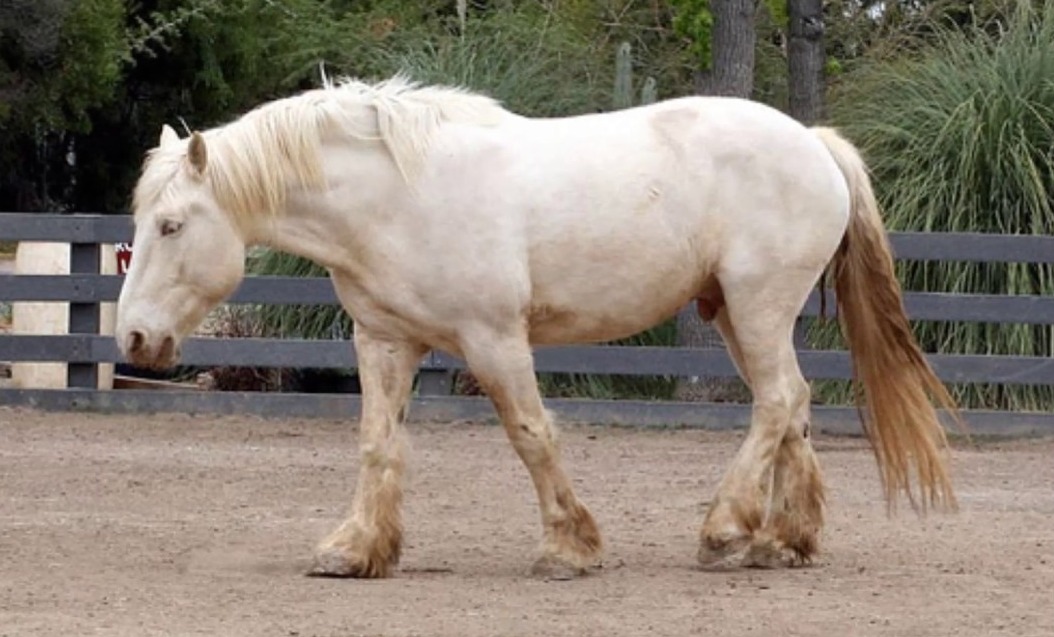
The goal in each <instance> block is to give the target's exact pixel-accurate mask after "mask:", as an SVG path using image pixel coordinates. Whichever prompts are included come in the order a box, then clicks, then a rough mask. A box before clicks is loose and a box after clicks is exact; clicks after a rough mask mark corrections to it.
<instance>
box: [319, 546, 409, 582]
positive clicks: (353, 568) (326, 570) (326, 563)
mask: <svg viewBox="0 0 1054 637" xmlns="http://www.w3.org/2000/svg"><path fill="white" fill-rule="evenodd" d="M307 574H308V575H309V576H311V577H354V578H360V579H377V578H384V577H389V576H391V566H390V565H389V564H387V563H385V562H381V561H380V560H370V559H366V558H364V557H362V556H360V555H356V554H355V552H354V551H348V550H341V549H340V548H339V547H336V546H330V547H327V548H323V549H319V550H318V551H317V552H316V553H315V562H314V564H313V565H312V566H311V570H309V571H308V573H307Z"/></svg>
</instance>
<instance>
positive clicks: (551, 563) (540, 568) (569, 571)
mask: <svg viewBox="0 0 1054 637" xmlns="http://www.w3.org/2000/svg"><path fill="white" fill-rule="evenodd" d="M588 573H589V571H588V570H587V569H586V568H583V567H581V566H574V565H572V564H568V563H567V562H565V561H563V560H561V559H560V558H557V557H554V556H552V555H543V556H542V557H540V558H538V559H537V560H535V562H534V564H533V565H531V576H532V577H536V578H538V579H540V580H543V581H558V582H562V581H567V580H572V579H575V578H578V577H582V576H584V575H587V574H588Z"/></svg>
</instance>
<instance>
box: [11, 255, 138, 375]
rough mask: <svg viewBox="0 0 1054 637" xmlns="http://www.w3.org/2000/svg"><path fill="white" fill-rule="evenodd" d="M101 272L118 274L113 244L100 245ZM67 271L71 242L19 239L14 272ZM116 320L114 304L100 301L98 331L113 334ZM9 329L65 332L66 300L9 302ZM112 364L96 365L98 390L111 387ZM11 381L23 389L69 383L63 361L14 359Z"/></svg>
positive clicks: (30, 273)
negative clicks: (10, 310)
mask: <svg viewBox="0 0 1054 637" xmlns="http://www.w3.org/2000/svg"><path fill="white" fill-rule="evenodd" d="M99 250H100V253H99V262H100V263H101V270H102V274H116V273H117V259H116V255H115V253H114V246H112V245H109V244H105V243H104V244H102V245H100V246H99ZM69 273H70V244H69V243H60V242H45V241H22V242H19V244H18V250H17V251H16V253H15V274H18V275H45V274H61V275H65V274H69ZM115 321H116V314H115V308H114V304H113V303H101V304H100V308H99V327H100V333H101V334H105V335H108V336H112V335H113V332H114V324H115ZM11 327H12V331H13V332H14V333H15V334H38V335H39V334H48V335H54V334H66V333H68V331H69V303H65V302H30V301H16V302H15V303H13V304H12V326H11ZM113 371H114V366H113V363H100V364H99V381H98V389H112V388H113ZM11 381H12V384H13V385H14V386H15V387H19V388H22V389H64V388H66V387H67V386H68V382H67V381H68V379H67V364H66V363H41V362H13V363H12V364H11Z"/></svg>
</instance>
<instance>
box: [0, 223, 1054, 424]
mask: <svg viewBox="0 0 1054 637" xmlns="http://www.w3.org/2000/svg"><path fill="white" fill-rule="evenodd" d="M131 238H132V222H131V219H130V218H129V217H127V216H102V215H79V214H78V215H53V214H0V240H14V241H62V242H69V243H71V246H72V248H71V258H70V261H71V268H70V271H71V274H70V275H36V276H34V275H22V276H19V275H0V302H15V301H65V302H70V321H69V328H70V329H69V334H68V335H62V336H44V335H0V360H5V361H20V362H22V361H34V362H35V361H41V362H42V361H60V362H67V363H69V369H70V371H69V381H70V382H69V385H70V389H65V390H16V389H2V390H0V404H11V405H32V406H37V407H42V408H51V409H97V410H115V411H192V412H207V413H235V412H248V413H263V414H269V415H275V416H281V415H315V416H326V417H354V416H355V415H356V414H357V412H356V411H355V410H356V409H357V405H358V397H357V396H352V395H340V394H334V395H319V394H263V393H242V392H193V391H189V392H181V391H150V390H137V391H130V390H113V391H96V390H94V389H92V388H94V387H95V379H96V374H97V368H96V365H97V364H98V363H103V362H119V357H118V352H117V348H116V345H115V343H114V341H113V339H112V338H110V337H108V336H100V335H99V334H98V332H99V303H101V302H112V301H115V300H116V299H117V297H118V294H119V292H120V287H121V281H122V279H123V276H114V275H100V274H98V271H99V263H98V250H97V249H96V246H97V245H98V244H100V243H121V242H129V241H131ZM891 241H892V243H893V246H894V250H895V253H896V256H897V258H898V259H900V260H917V261H952V260H955V261H971V262H1017V263H1040V264H1050V263H1054V237H1048V236H1009V235H983V234H972V233H893V234H892V235H891ZM833 301H834V295H833V293H829V298H828V308H833V307H834V302H833ZM230 302H231V303H252V304H305V305H318V304H337V298H336V295H335V293H334V291H333V289H332V286H331V285H330V283H329V281H328V280H327V279H325V278H317V279H302V278H293V277H270V276H268V277H262V276H261V277H248V278H247V279H246V280H245V281H244V282H243V283H242V285H241V287H240V288H239V289H238V290H237V292H236V293H235V294H234V296H233V297H232V298H231V299H230ZM819 307H820V304H819V297H818V293H815V292H814V294H813V295H812V296H811V297H810V299H809V302H808V303H807V304H806V307H805V308H804V310H803V312H802V315H803V316H817V315H818V314H819ZM905 307H906V309H907V311H908V313H909V315H910V317H911V318H913V319H922V320H937V321H944V320H947V321H977V322H999V323H1028V324H1037V325H1052V324H1054V298H1048V297H1040V296H1000V295H954V294H936V293H907V294H906V295H905ZM830 311H831V310H828V312H830ZM183 352H184V356H183V364H185V365H188V366H228V365H229V366H253V367H287V368H297V367H312V368H354V367H355V366H356V359H355V352H354V347H353V346H352V344H351V343H350V342H348V343H341V344H340V346H339V347H334V346H333V343H332V342H331V341H324V340H323V341H310V340H294V339H262V338H238V339H219V338H191V339H188V341H187V342H186V344H185V345H184V349H183ZM799 356H800V360H801V365H802V369H803V372H804V373H805V375H806V376H807V377H809V378H811V379H847V378H850V377H851V368H850V360H849V356H848V354H847V353H846V352H842V351H816V350H803V351H800V352H799ZM929 359H930V361H931V363H932V364H933V366H934V368H935V369H936V371H937V373H938V375H939V376H940V377H941V378H942V379H943V380H945V381H947V382H985V383H999V384H1017V385H1046V384H1051V383H1054V359H1049V358H1041V357H1024V356H976V355H950V354H932V355H930V356H929ZM536 365H537V369H538V371H539V372H561V373H590V374H621V375H661V376H670V377H685V376H696V375H705V376H710V377H734V376H735V375H736V371H735V368H734V366H733V365H732V363H731V360H730V359H729V357H728V355H727V354H726V353H725V351H724V350H723V349H687V348H673V347H620V346H611V345H593V346H569V347H544V348H539V349H538V350H537V352H536ZM463 367H464V364H463V362H462V361H461V360H459V359H457V358H455V357H451V356H448V355H446V354H443V353H439V352H434V353H433V354H432V355H431V356H429V357H427V358H426V359H425V361H424V362H423V363H422V365H421V368H420V373H421V382H420V383H419V387H418V395H417V397H416V399H415V402H414V406H413V408H412V410H411V413H412V414H414V416H415V417H417V418H419V419H429V420H452V419H481V418H483V419H486V418H492V417H493V413H492V410H491V409H490V406H489V404H488V403H486V402H485V401H482V400H480V399H475V398H463V397H454V396H449V395H444V394H449V376H450V372H452V371H454V370H458V369H463ZM547 403H548V404H549V405H550V406H551V407H552V408H553V409H554V411H556V412H557V414H558V415H560V416H561V417H563V418H569V419H573V420H579V421H589V422H615V423H625V424H640V425H660V424H663V425H696V426H706V427H712V428H717V427H739V426H743V425H744V424H746V422H748V420H749V406H746V405H718V404H706V403H702V404H701V403H677V402H667V401H631V400H616V401H610V400H609V401H599V400H550V401H547ZM816 413H817V416H816V419H817V425H818V426H820V427H821V428H823V429H828V430H838V431H858V425H857V415H856V412H855V410H854V409H852V408H842V407H817V408H816ZM966 416H967V421H968V423H969V425H970V426H971V428H972V429H974V430H976V431H982V432H993V433H1025V432H1038V431H1050V432H1054V415H1048V414H1039V413H1035V414H1033V413H1006V412H991V411H984V412H981V411H971V412H967V414H966Z"/></svg>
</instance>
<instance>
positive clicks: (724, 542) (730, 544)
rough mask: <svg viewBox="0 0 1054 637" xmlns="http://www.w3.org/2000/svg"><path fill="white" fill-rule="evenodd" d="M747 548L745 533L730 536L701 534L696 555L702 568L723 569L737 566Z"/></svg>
mask: <svg viewBox="0 0 1054 637" xmlns="http://www.w3.org/2000/svg"><path fill="white" fill-rule="evenodd" d="M749 549H750V537H749V536H746V535H742V536H737V537H731V538H719V537H707V536H703V538H702V541H701V542H700V543H699V553H698V554H697V556H696V557H697V559H698V560H699V566H700V568H702V569H703V570H706V571H724V570H729V569H733V568H736V567H738V566H739V565H740V564H741V562H742V559H743V556H744V555H745V554H746V553H747V552H748V550H749Z"/></svg>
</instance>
